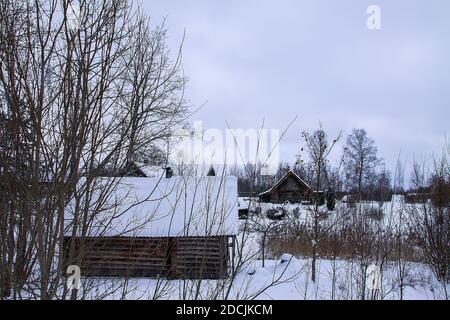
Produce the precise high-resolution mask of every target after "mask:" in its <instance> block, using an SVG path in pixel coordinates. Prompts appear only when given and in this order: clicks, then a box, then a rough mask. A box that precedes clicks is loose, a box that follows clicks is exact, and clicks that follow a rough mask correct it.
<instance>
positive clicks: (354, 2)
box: [143, 0, 450, 169]
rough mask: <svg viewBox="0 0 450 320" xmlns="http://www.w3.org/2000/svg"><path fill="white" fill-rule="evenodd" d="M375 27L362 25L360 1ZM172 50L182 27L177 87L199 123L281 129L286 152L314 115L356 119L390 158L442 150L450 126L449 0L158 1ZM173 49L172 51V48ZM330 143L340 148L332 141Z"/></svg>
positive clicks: (151, 6)
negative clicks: (182, 83) (181, 74)
mask: <svg viewBox="0 0 450 320" xmlns="http://www.w3.org/2000/svg"><path fill="white" fill-rule="evenodd" d="M371 4H374V5H378V6H379V7H380V8H381V30H378V31H370V30H368V29H367V27H366V20H367V18H368V15H367V13H366V9H367V7H368V6H369V5H371ZM143 7H144V10H145V11H146V12H147V13H148V15H150V16H151V17H152V19H153V23H158V22H160V21H162V19H163V18H164V17H165V18H166V25H167V27H168V29H169V45H170V47H171V48H172V50H173V51H175V50H176V47H177V45H179V43H180V41H181V38H182V34H183V32H184V30H186V39H185V43H184V47H183V67H184V71H185V73H186V75H187V76H188V77H189V78H190V82H189V84H188V87H187V91H186V96H187V98H188V99H189V101H190V103H191V104H192V105H193V106H194V107H199V106H202V105H204V106H203V108H202V109H201V110H200V111H199V112H198V113H197V114H196V115H195V116H194V117H193V119H192V120H202V121H203V122H204V125H205V127H207V128H219V129H225V128H226V124H225V120H227V121H228V122H229V123H230V126H231V127H233V128H257V127H258V126H259V124H260V123H261V121H262V119H263V118H265V121H266V127H267V128H279V129H283V128H285V127H286V126H287V125H288V124H289V122H290V121H291V120H292V119H293V118H294V117H295V116H298V119H297V121H296V122H295V123H294V124H293V126H292V127H291V128H290V129H289V131H288V133H287V135H286V137H285V138H284V140H283V142H282V145H281V157H282V158H283V159H284V160H287V161H293V160H294V157H295V154H296V153H298V149H299V147H300V132H301V131H302V130H304V129H313V128H316V127H317V126H318V123H319V121H321V122H322V123H323V125H324V127H325V129H326V130H327V131H328V132H329V133H330V134H336V133H337V132H339V130H343V133H344V138H345V136H346V135H347V134H348V133H350V132H351V129H352V128H356V127H363V128H365V129H366V130H367V131H368V134H369V135H370V136H371V137H373V138H374V139H375V141H376V144H377V146H378V149H379V155H380V156H382V157H384V158H385V161H386V163H387V164H388V166H389V168H391V169H392V168H393V167H394V163H395V161H396V157H397V154H398V153H399V151H400V150H402V153H403V155H404V156H405V157H408V158H409V159H411V157H412V155H413V154H415V155H417V156H419V155H425V154H429V153H431V152H440V151H441V150H442V146H443V142H444V136H445V134H446V133H447V134H449V132H450V130H449V129H450V124H449V123H450V121H449V119H450V1H448V0H431V1H429V0H427V1H425V0H420V1H419V0H395V1H394V0H385V1H382V0H372V1H364V0H339V1H336V0H328V1H324V0H302V1H299V0H290V1H288V0H282V1H262V0H252V1H250V0H235V1H234V0H227V1H212V0H188V1H187V0H158V1H155V0H153V1H144V3H143ZM174 53H175V52H174ZM339 151H340V150H339Z"/></svg>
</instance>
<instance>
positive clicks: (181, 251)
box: [63, 177, 238, 279]
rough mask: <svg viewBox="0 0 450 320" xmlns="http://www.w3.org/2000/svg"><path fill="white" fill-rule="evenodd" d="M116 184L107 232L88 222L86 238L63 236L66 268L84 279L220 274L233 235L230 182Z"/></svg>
mask: <svg viewBox="0 0 450 320" xmlns="http://www.w3.org/2000/svg"><path fill="white" fill-rule="evenodd" d="M102 180H104V179H102ZM122 180H123V181H121V187H119V188H118V189H116V190H115V192H114V193H113V195H112V198H114V199H117V198H118V197H119V198H124V199H123V200H122V201H121V208H119V210H118V209H117V208H115V212H114V214H115V215H116V216H117V219H112V220H113V223H112V224H111V226H110V227H108V228H107V229H106V230H104V229H103V228H98V227H97V226H99V225H101V223H96V222H95V221H94V222H93V224H92V226H91V228H90V230H91V231H90V233H89V234H88V236H83V237H81V236H76V237H72V236H69V235H68V234H67V237H65V239H64V246H63V254H64V260H65V264H67V265H70V264H77V265H79V267H80V269H81V274H82V275H83V276H90V277H166V278H169V279H219V278H225V277H227V275H228V269H229V265H230V260H231V256H232V254H231V252H230V251H231V246H232V244H233V243H234V237H235V236H236V235H237V233H238V208H237V180H236V178H235V177H201V178H199V177H197V178H195V177H190V178H188V177H171V178H170V179H166V178H164V179H162V180H161V179H158V178H137V177H133V178H130V177H127V178H123V179H122ZM122 182H123V183H122ZM136 201H137V202H136ZM135 202H136V204H134V203H135ZM130 207H131V208H132V209H131V210H130V209H129V208H130ZM122 208H123V209H124V210H123V212H121V213H119V214H116V212H120V211H121V210H120V209H122ZM68 211H70V208H69V209H68ZM105 214H108V213H105ZM111 214H113V213H111ZM66 216H67V217H68V218H67V219H66V220H67V223H70V217H71V215H70V214H68V215H66ZM104 218H105V217H104V216H103V217H98V218H96V219H97V220H98V222H100V221H104ZM67 223H66V224H67Z"/></svg>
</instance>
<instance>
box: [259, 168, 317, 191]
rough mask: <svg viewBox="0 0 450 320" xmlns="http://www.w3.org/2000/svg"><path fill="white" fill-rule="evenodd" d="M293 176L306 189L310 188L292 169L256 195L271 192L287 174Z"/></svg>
mask: <svg viewBox="0 0 450 320" xmlns="http://www.w3.org/2000/svg"><path fill="white" fill-rule="evenodd" d="M291 175H292V176H293V177H294V178H295V179H297V180H298V182H300V183H301V184H303V185H305V186H306V187H307V188H308V189H311V187H310V186H309V185H308V184H307V183H306V182H305V181H304V180H303V179H302V178H300V177H299V176H298V175H297V174H296V173H295V172H294V171H292V170H289V171H288V172H287V173H286V174H285V175H284V176H283V177H282V178H281V179H280V180H278V181H277V182H276V183H275V184H274V185H273V186H272V187H271V188H270V189H269V190H266V191H264V192H261V193H260V194H258V196H262V195H264V194H267V193H270V192H272V191H273V190H274V189H276V188H278V186H279V185H280V184H282V183H283V182H284V180H286V179H287V178H288V177H289V176H291Z"/></svg>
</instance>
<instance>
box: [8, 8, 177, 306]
mask: <svg viewBox="0 0 450 320" xmlns="http://www.w3.org/2000/svg"><path fill="white" fill-rule="evenodd" d="M71 6H72V4H71V2H70V1H66V0H61V1H59V0H58V1H57V0H50V1H46V2H42V1H33V2H30V1H10V0H6V1H2V2H1V4H0V104H1V109H2V110H1V112H2V116H1V117H2V122H3V121H4V123H5V124H6V127H5V130H3V131H2V142H3V141H4V140H3V138H5V139H8V140H6V141H9V142H8V144H4V145H3V144H2V147H1V166H2V170H1V179H0V180H1V187H0V188H1V189H2V197H1V204H0V210H1V217H2V218H1V219H0V224H1V225H0V230H1V236H0V239H1V241H0V242H1V243H0V251H1V256H2V261H1V264H2V266H1V269H2V272H1V277H2V279H1V280H2V281H1V283H2V289H3V291H5V292H7V294H10V296H12V297H13V298H20V297H22V296H23V295H24V294H26V295H28V296H31V297H39V298H41V299H52V298H54V297H56V296H58V297H61V298H65V297H66V294H67V291H66V290H63V293H62V294H61V287H64V286H63V283H64V276H65V270H64V266H63V263H62V259H60V258H59V257H60V256H61V255H60V253H61V249H62V247H63V240H64V236H65V235H71V237H75V236H76V235H81V236H83V235H86V234H88V231H89V228H90V222H91V221H92V220H93V217H95V216H96V215H97V214H99V213H100V212H102V211H103V210H104V207H103V206H104V199H105V198H106V197H107V196H108V195H109V194H110V193H111V192H112V190H113V189H114V186H115V185H117V183H118V180H120V179H118V178H114V179H113V178H112V179H110V180H109V183H108V184H104V185H101V186H99V185H96V184H95V178H96V177H98V175H100V174H101V173H102V172H104V169H105V168H106V167H107V166H109V167H110V168H112V170H113V171H116V170H118V169H119V168H120V167H122V166H123V165H124V164H125V162H126V160H128V159H130V158H132V156H133V155H134V154H136V153H139V151H142V150H144V148H148V147H149V146H156V147H160V146H161V145H164V143H165V141H166V139H167V138H168V137H169V136H170V135H171V132H172V129H173V128H174V127H176V126H177V125H181V124H182V122H183V121H184V119H185V115H186V104H185V101H184V99H183V89H184V84H185V82H186V79H185V77H184V75H183V74H182V72H181V60H180V57H181V54H180V53H179V52H178V55H176V56H175V58H174V59H173V60H172V59H171V57H170V55H169V52H168V49H167V47H166V45H165V39H166V32H165V27H164V25H160V26H157V27H156V28H150V26H149V21H148V18H147V17H146V16H145V15H144V14H143V13H142V12H141V11H140V9H137V8H136V7H135V6H134V5H132V4H130V2H129V1H126V0H114V1H100V0H95V1H84V0H83V1H80V3H79V9H80V10H79V11H80V15H79V17H77V19H76V21H73V19H71V17H70V14H69V12H70V10H71ZM74 22H75V23H74ZM10 138H11V139H10ZM10 156H12V157H10ZM8 159H11V160H8ZM18 172H20V175H18V174H17V173H18ZM97 188H101V192H100V194H101V196H98V197H92V194H93V190H96V189H97ZM97 191H98V190H96V192H97ZM3 195H4V196H3ZM69 203H72V204H74V205H75V206H74V208H75V209H74V214H73V220H72V221H71V223H70V224H67V223H66V221H65V211H66V207H67V205H68V204H69ZM70 252H71V253H70V256H71V258H73V259H74V260H73V262H74V264H76V262H77V259H80V257H79V256H77V255H75V248H73V247H71V248H70Z"/></svg>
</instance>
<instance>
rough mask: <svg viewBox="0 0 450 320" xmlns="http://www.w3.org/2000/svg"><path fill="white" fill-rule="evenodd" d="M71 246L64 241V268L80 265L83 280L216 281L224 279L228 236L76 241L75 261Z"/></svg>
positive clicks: (226, 265)
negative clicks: (166, 278)
mask: <svg viewBox="0 0 450 320" xmlns="http://www.w3.org/2000/svg"><path fill="white" fill-rule="evenodd" d="M70 245H71V238H70V237H68V238H65V239H64V258H65V264H66V265H68V264H78V265H80V269H81V274H82V275H83V276H92V277H151V278H154V277H158V276H163V277H168V278H171V279H217V278H223V277H226V276H227V268H228V237H227V236H223V237H189V238H122V237H111V238H86V239H83V240H82V239H78V238H77V239H75V250H74V252H76V254H77V257H69V253H70ZM69 260H71V261H69ZM77 261H78V263H77Z"/></svg>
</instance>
